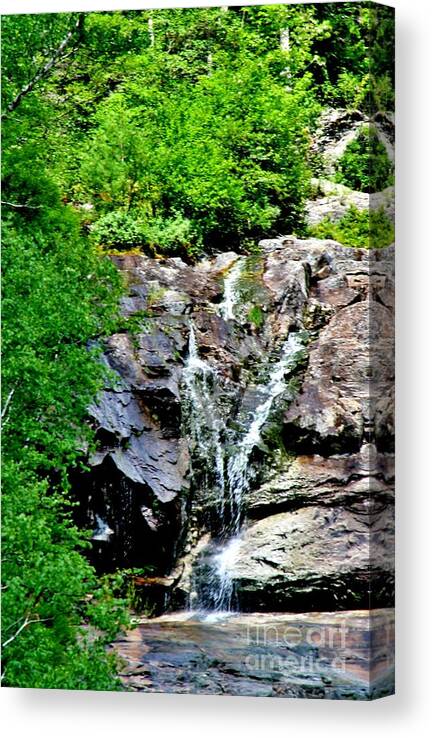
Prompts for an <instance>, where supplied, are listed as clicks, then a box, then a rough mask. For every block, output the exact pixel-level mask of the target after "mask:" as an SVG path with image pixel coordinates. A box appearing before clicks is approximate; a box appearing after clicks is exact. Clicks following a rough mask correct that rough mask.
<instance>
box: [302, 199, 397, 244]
mask: <svg viewBox="0 0 432 738" xmlns="http://www.w3.org/2000/svg"><path fill="white" fill-rule="evenodd" d="M309 233H310V235H311V236H315V237H316V238H330V239H332V240H333V241H339V243H341V244H342V245H343V246H350V247H352V248H362V249H369V248H373V249H380V248H385V247H386V246H389V245H390V244H391V243H393V241H394V238H395V232H394V225H393V223H392V222H391V221H390V219H389V218H388V217H387V215H386V214H385V212H384V209H383V208H380V209H379V210H357V208H355V207H350V209H349V210H348V211H347V213H346V214H345V215H344V217H343V218H341V220H339V221H338V222H336V223H335V222H334V221H332V220H330V218H325V219H324V220H322V221H321V223H319V224H318V225H317V226H314V227H312V228H310V229H309Z"/></svg>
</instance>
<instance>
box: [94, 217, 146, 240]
mask: <svg viewBox="0 0 432 738" xmlns="http://www.w3.org/2000/svg"><path fill="white" fill-rule="evenodd" d="M91 232H92V235H93V237H94V239H95V240H96V242H97V243H99V244H100V245H101V246H106V247H108V248H115V249H130V248H133V247H134V246H141V245H142V244H143V243H144V234H143V232H142V224H141V223H140V221H139V220H137V218H136V217H135V216H134V215H133V214H130V213H126V212H124V211H122V210H114V211H112V212H111V213H107V214H106V215H103V216H102V217H101V218H99V220H97V221H96V223H94V225H92V227H91Z"/></svg>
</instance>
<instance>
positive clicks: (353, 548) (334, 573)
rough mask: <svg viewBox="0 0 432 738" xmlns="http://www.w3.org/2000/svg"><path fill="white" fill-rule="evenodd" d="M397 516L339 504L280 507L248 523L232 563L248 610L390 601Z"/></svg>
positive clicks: (337, 606)
mask: <svg viewBox="0 0 432 738" xmlns="http://www.w3.org/2000/svg"><path fill="white" fill-rule="evenodd" d="M392 527H393V526H392V516H391V514H389V511H388V508H384V511H383V512H382V513H381V514H380V515H378V516H377V518H375V519H374V521H373V524H371V518H370V517H369V516H368V515H366V516H361V515H359V514H358V513H353V512H351V511H349V510H347V509H345V508H342V507H337V506H331V507H330V506H329V507H323V506H318V505H317V506H314V507H305V508H300V509H297V510H294V511H292V512H286V513H280V514H278V515H272V516H269V517H266V518H264V519H263V520H259V521H258V522H256V523H253V524H252V525H250V526H249V527H247V528H246V530H245V531H244V533H243V535H242V537H241V542H240V545H239V548H238V551H237V556H236V560H235V562H234V563H233V565H232V568H231V570H230V575H231V577H232V579H233V581H234V584H235V587H236V592H237V597H238V601H239V606H240V609H241V610H245V611H249V612H253V611H260V610H268V609H272V610H273V611H276V612H277V611H289V610H291V611H295V612H301V611H312V610H326V609H328V610H337V609H344V608H346V607H347V606H348V604H349V603H351V605H353V604H354V603H355V604H356V606H357V607H359V608H362V607H365V608H366V607H368V606H369V598H370V590H371V589H373V592H374V596H375V598H376V599H375V604H378V603H380V602H381V603H382V602H385V601H386V600H387V599H388V597H389V595H391V591H392V586H393V568H392V556H393V537H392V533H393V532H392Z"/></svg>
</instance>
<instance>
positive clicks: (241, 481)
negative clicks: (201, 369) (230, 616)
mask: <svg viewBox="0 0 432 738" xmlns="http://www.w3.org/2000/svg"><path fill="white" fill-rule="evenodd" d="M301 351H302V345H301V343H300V341H299V339H298V336H297V335H296V334H295V333H294V334H292V335H291V336H289V337H288V339H287V340H286V341H285V343H284V345H283V347H282V351H281V355H280V358H279V361H278V362H277V363H276V364H275V365H274V366H273V367H272V368H271V370H270V375H269V378H268V382H267V384H266V385H264V386H263V387H262V388H261V393H260V394H261V397H262V401H261V402H260V404H259V405H258V406H257V407H256V408H255V410H254V411H253V413H252V415H251V419H250V424H249V428H248V430H247V432H246V433H245V435H244V436H243V438H242V439H241V440H240V444H239V445H238V448H237V451H236V453H235V454H233V455H232V456H231V457H230V458H229V460H228V465H227V473H228V487H229V494H230V498H231V499H232V502H233V505H232V507H233V509H234V510H235V511H236V512H235V517H234V520H233V533H238V532H239V530H240V524H241V517H242V506H243V499H244V494H245V492H246V491H247V489H248V484H249V459H250V456H251V453H252V450H253V448H254V446H257V445H258V443H259V442H260V440H261V430H262V428H263V426H264V425H265V423H266V421H267V419H268V417H269V415H270V411H271V409H272V407H273V403H274V401H275V399H276V398H277V397H279V395H281V394H282V393H283V392H284V390H285V389H286V384H285V381H284V377H285V374H286V373H287V372H288V371H289V370H290V369H292V368H294V366H295V364H296V360H297V358H298V355H299V353H300V352H301Z"/></svg>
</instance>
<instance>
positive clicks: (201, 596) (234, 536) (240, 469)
mask: <svg viewBox="0 0 432 738" xmlns="http://www.w3.org/2000/svg"><path fill="white" fill-rule="evenodd" d="M302 350H303V346H302V343H301V341H300V340H299V337H298V335H297V334H295V333H293V334H291V335H290V336H289V337H288V338H287V340H286V341H285V343H284V344H283V346H282V350H281V353H280V358H279V360H278V361H277V362H276V363H275V364H273V365H270V366H268V367H267V381H266V383H265V384H263V385H262V386H261V388H260V391H259V393H258V398H259V399H258V404H257V406H256V407H255V409H254V410H253V411H252V413H251V414H250V419H249V423H248V427H247V430H246V432H245V433H244V434H243V436H240V438H238V437H237V438H235V439H233V440H234V443H231V444H230V445H231V446H235V447H236V452H235V453H234V454H233V453H231V455H228V453H227V449H226V444H225V445H224V443H223V437H222V436H223V431H224V430H225V423H224V421H223V419H222V418H221V417H220V412H219V408H218V403H217V398H216V397H215V394H214V390H215V387H216V386H217V382H218V378H217V373H216V371H215V370H214V369H213V368H212V367H211V366H210V365H209V364H207V363H206V362H204V361H203V360H202V359H201V358H200V357H199V354H198V350H197V345H196V338H195V332H194V328H193V326H192V325H191V328H190V335H189V355H188V359H187V362H186V367H185V372H184V379H185V385H186V387H187V391H188V394H189V399H190V405H191V413H190V427H191V432H192V434H193V436H194V439H195V441H196V443H197V446H198V451H199V455H200V457H201V458H202V459H205V460H206V463H207V465H208V462H209V460H211V464H210V466H211V467H212V468H213V469H214V477H215V483H216V492H217V496H218V502H219V510H220V514H221V520H222V521H223V525H222V534H221V536H220V538H219V540H218V541H216V542H215V541H213V542H212V543H211V544H210V546H209V547H208V550H207V552H206V555H205V560H206V565H205V566H204V568H203V572H204V578H205V583H204V586H201V588H200V587H198V590H199V592H198V606H199V608H200V609H202V610H206V611H209V610H210V611H213V612H219V613H220V612H224V611H231V610H232V609H233V608H234V604H235V591H234V586H233V579H232V576H231V572H232V569H233V566H234V564H235V560H236V555H237V553H238V550H239V547H240V545H241V524H242V518H243V502H244V497H245V494H246V492H247V491H248V488H249V484H250V474H251V465H250V458H251V454H252V451H253V449H254V447H255V446H257V445H258V444H259V443H260V441H261V432H262V429H263V427H264V425H265V423H266V421H267V420H268V417H269V415H270V412H271V410H272V407H273V404H274V402H275V400H276V398H278V397H279V396H280V395H281V394H282V393H283V392H284V391H285V390H286V383H285V381H284V378H285V375H286V374H287V373H288V372H289V371H290V370H291V369H292V368H294V367H295V365H296V363H297V361H298V357H299V355H300V353H301V352H302ZM227 512H228V517H227Z"/></svg>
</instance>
